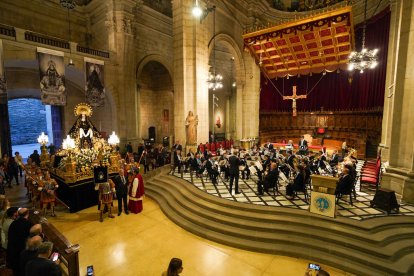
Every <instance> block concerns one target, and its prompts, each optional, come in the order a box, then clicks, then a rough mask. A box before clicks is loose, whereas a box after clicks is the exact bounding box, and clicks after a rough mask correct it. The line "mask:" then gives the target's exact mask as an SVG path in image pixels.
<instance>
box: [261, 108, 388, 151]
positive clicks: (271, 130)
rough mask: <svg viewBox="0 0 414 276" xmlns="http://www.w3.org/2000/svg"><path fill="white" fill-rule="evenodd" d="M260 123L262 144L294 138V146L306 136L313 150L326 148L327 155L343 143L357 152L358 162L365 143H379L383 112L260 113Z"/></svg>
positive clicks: (379, 110) (375, 110)
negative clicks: (310, 140) (294, 115)
mask: <svg viewBox="0 0 414 276" xmlns="http://www.w3.org/2000/svg"><path fill="white" fill-rule="evenodd" d="M259 122H260V126H259V132H260V134H259V136H260V139H261V142H262V143H264V142H267V141H271V142H280V141H282V140H285V143H286V142H287V141H288V140H289V139H291V138H294V139H292V140H293V142H294V143H295V144H297V143H298V141H299V139H300V137H301V136H302V135H304V134H309V135H311V136H312V137H314V138H313V141H312V145H311V146H312V147H313V146H316V147H317V146H325V147H326V148H327V149H328V152H329V150H334V149H336V150H340V149H341V148H342V143H343V142H344V141H345V142H346V143H347V146H348V147H351V148H354V149H356V150H357V154H358V158H359V159H365V152H366V145H367V143H370V144H371V145H377V144H378V143H379V141H380V138H381V128H382V109H374V110H357V111H355V110H349V111H318V112H298V113H297V116H296V117H292V113H291V112H276V111H269V112H265V111H262V112H260V120H259ZM322 143H323V144H322ZM309 148H310V149H312V148H311V147H309ZM316 150H317V149H316Z"/></svg>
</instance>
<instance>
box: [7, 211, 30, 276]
mask: <svg viewBox="0 0 414 276" xmlns="http://www.w3.org/2000/svg"><path fill="white" fill-rule="evenodd" d="M17 213H18V218H17V219H16V220H15V221H13V222H12V223H11V224H10V227H9V235H8V238H9V240H8V243H7V263H8V264H9V266H10V268H11V269H13V272H15V274H17V272H18V267H19V256H20V252H22V250H23V249H24V248H25V247H26V240H27V238H28V237H29V232H30V228H31V227H32V223H31V222H30V221H29V220H28V218H29V210H28V209H27V208H20V209H19V210H18V211H17Z"/></svg>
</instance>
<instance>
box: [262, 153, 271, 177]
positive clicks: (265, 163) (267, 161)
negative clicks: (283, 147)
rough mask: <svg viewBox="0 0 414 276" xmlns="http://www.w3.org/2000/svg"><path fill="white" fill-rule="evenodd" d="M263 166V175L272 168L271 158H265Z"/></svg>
mask: <svg viewBox="0 0 414 276" xmlns="http://www.w3.org/2000/svg"><path fill="white" fill-rule="evenodd" d="M262 166H263V171H262V172H263V173H264V172H265V171H267V169H268V168H270V158H269V156H268V155H265V156H264V161H263V163H262Z"/></svg>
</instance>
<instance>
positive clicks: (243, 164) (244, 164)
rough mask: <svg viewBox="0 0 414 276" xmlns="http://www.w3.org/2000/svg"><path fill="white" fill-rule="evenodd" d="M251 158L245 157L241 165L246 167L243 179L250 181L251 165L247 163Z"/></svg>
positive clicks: (241, 160)
mask: <svg viewBox="0 0 414 276" xmlns="http://www.w3.org/2000/svg"><path fill="white" fill-rule="evenodd" d="M248 157H249V155H247V154H246V155H245V156H244V158H243V159H240V165H241V166H244V170H242V172H241V173H242V179H249V177H250V170H249V165H248V162H247V158H248Z"/></svg>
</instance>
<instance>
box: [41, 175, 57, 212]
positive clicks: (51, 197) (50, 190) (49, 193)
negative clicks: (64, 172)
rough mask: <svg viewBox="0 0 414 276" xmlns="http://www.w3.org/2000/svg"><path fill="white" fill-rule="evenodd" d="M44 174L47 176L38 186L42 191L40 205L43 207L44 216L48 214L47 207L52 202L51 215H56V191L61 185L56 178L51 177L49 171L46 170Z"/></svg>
mask: <svg viewBox="0 0 414 276" xmlns="http://www.w3.org/2000/svg"><path fill="white" fill-rule="evenodd" d="M44 176H45V178H44V180H43V181H42V182H39V188H38V190H39V191H40V205H41V206H42V209H43V216H46V208H47V206H48V205H49V204H50V209H51V210H52V214H51V216H52V217H55V216H56V214H55V200H56V195H55V191H56V189H57V188H58V187H59V185H58V184H57V182H56V180H54V179H52V178H51V177H50V174H49V172H48V171H46V172H45V174H44Z"/></svg>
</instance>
